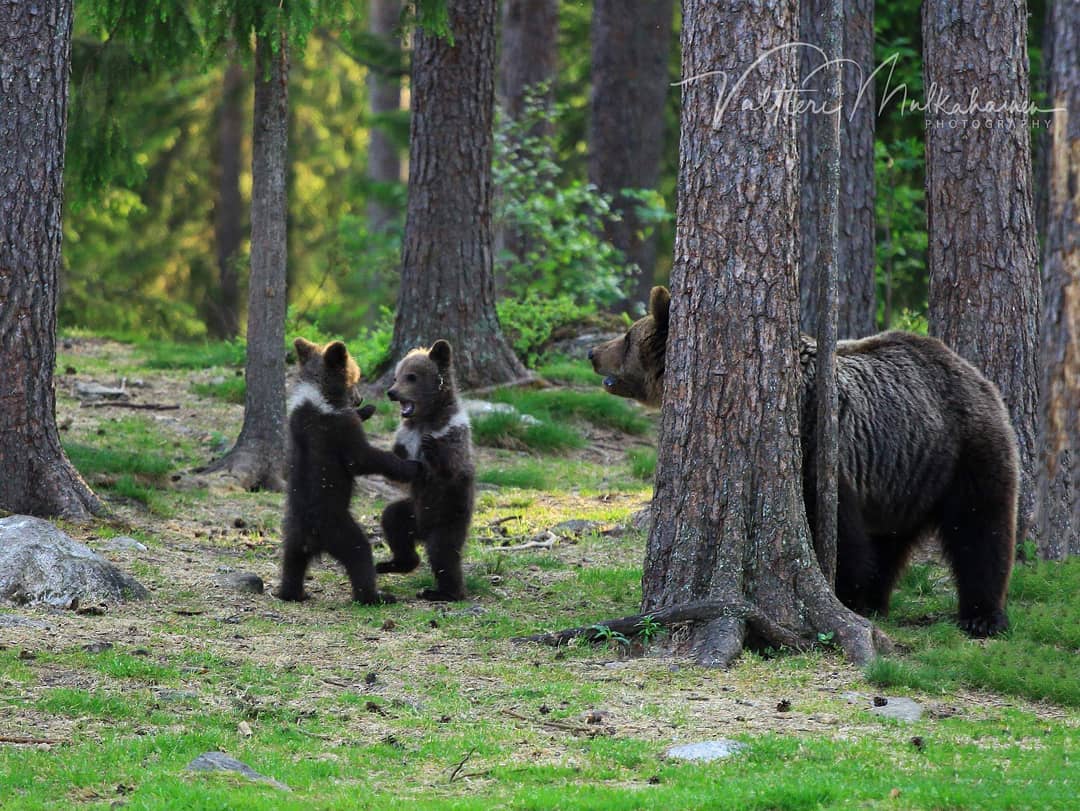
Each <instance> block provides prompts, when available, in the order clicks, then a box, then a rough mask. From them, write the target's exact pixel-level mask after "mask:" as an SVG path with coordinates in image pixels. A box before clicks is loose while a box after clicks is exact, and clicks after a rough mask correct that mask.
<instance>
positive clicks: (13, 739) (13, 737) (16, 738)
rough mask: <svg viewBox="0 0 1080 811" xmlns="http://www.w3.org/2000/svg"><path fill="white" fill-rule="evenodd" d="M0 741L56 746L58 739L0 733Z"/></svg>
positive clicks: (25, 744) (26, 744)
mask: <svg viewBox="0 0 1080 811" xmlns="http://www.w3.org/2000/svg"><path fill="white" fill-rule="evenodd" d="M0 743H15V744H19V745H23V746H32V745H35V744H48V745H49V746H57V745H58V744H59V743H60V741H56V740H53V739H52V738H25V737H23V736H21V735H0Z"/></svg>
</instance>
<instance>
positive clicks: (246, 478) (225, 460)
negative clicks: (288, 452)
mask: <svg viewBox="0 0 1080 811" xmlns="http://www.w3.org/2000/svg"><path fill="white" fill-rule="evenodd" d="M195 472H196V473H222V474H224V475H226V476H229V477H231V478H233V479H235V480H236V483H237V485H238V486H240V487H241V488H243V489H244V490H273V491H275V492H280V491H282V490H284V489H285V479H284V477H283V476H282V472H281V470H280V469H279V466H278V465H277V464H275V463H273V462H271V460H270V459H269V458H268V455H267V454H264V453H260V452H259V450H258V449H255V450H252V449H250V448H247V447H244V446H241V445H239V444H237V445H236V446H234V447H233V449H232V450H230V451H229V452H228V453H227V454H225V455H224V456H222V457H221V458H220V459H217V460H215V461H213V462H211V463H210V464H208V465H206V466H205V467H202V468H198V469H197V470H196V471H195Z"/></svg>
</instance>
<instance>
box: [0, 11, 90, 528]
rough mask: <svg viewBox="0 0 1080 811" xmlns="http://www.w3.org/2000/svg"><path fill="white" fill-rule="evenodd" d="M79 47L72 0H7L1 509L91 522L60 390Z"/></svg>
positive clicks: (0, 75)
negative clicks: (73, 83) (60, 317)
mask: <svg viewBox="0 0 1080 811" xmlns="http://www.w3.org/2000/svg"><path fill="white" fill-rule="evenodd" d="M70 47H71V0H53V1H52V2H42V3H15V2H5V3H0V370H2V371H0V375H2V378H3V382H2V383H0V437H2V439H0V509H4V510H10V511H11V512H15V513H30V514H33V515H60V516H63V517H65V518H70V519H85V518H88V517H89V516H90V514H91V513H94V512H98V511H99V510H100V509H101V505H100V504H99V502H98V500H97V499H96V498H95V496H94V494H93V493H92V492H91V491H90V488H89V487H87V486H86V484H85V482H83V480H82V479H81V478H80V476H79V474H78V473H77V472H76V471H75V469H74V468H73V467H72V466H71V463H70V462H69V461H68V459H67V456H65V454H64V450H63V448H61V446H60V436H59V434H58V432H57V429H56V392H55V390H54V388H53V367H54V365H55V363H56V294H57V286H58V277H59V271H60V263H61V254H60V245H61V240H62V236H63V230H62V224H63V201H64V182H63V181H64V143H65V137H66V135H67V100H68V66H69V62H70Z"/></svg>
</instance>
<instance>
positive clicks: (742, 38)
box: [642, 0, 875, 666]
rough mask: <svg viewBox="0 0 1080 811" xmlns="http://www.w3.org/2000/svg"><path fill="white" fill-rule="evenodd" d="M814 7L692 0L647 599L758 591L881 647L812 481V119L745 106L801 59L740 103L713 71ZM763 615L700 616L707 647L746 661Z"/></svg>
mask: <svg viewBox="0 0 1080 811" xmlns="http://www.w3.org/2000/svg"><path fill="white" fill-rule="evenodd" d="M796 14H797V12H796V3H795V0H764V1H763V2H761V3H759V4H755V5H754V6H752V7H745V6H739V7H738V8H737V9H736V8H734V7H732V6H730V5H724V4H713V3H710V2H707V0H685V2H684V4H683V29H682V75H683V82H684V84H683V105H682V123H681V137H680V150H679V152H680V167H679V203H678V214H677V223H676V232H675V265H674V268H673V271H672V293H673V297H672V303H671V321H670V326H669V330H670V331H669V336H668V341H667V358H666V371H665V373H664V398H663V409H662V415H661V422H660V440H659V443H658V445H659V455H658V461H657V474H656V492H655V496H654V498H653V509H652V513H653V529H652V532H651V534H650V536H649V540H648V545H647V550H646V558H645V570H644V577H643V580H642V586H643V604H642V610H643V611H644V612H653V611H658V610H660V609H666V608H669V607H672V606H677V605H680V604H692V603H695V602H696V601H701V600H708V601H719V602H721V603H730V604H739V603H744V604H749V605H751V606H753V607H756V610H758V611H759V612H763V613H764V614H767V615H768V618H769V620H770V621H771V622H772V623H774V624H775V625H777V626H780V627H783V628H785V629H788V631H789V633H788V634H787V636H789V637H790V636H792V635H793V636H795V637H797V638H803V639H813V638H814V634H815V633H823V632H830V631H832V632H835V634H836V639H837V642H838V643H839V644H840V645H841V646H842V647H843V649H844V650H845V651H846V653H847V654H848V655H849V656H850V657H851V658H852V659H854V660H856V661H860V662H864V661H867V660H868V659H869V658H871V657H872V656H873V654H874V650H875V640H874V633H873V628H872V626H871V624H870V623H869V621H868V620H866V619H864V618H862V617H859V616H857V615H855V614H854V613H852V612H851V611H849V610H848V609H846V608H844V607H843V606H842V605H841V604H840V602H839V601H838V600H837V598H836V597H835V595H834V594H833V593H832V590H831V589H830V588H829V585H828V583H827V582H826V580H825V578H824V577H823V576H822V573H821V569H820V568H819V566H818V563H817V560H816V559H815V557H814V553H813V552H812V550H811V547H810V533H809V528H808V526H807V521H806V512H805V510H804V506H803V502H802V495H801V486H802V485H801V473H800V471H801V468H802V459H801V451H800V443H799V399H800V396H799V374H800V371H799V363H798V350H797V347H798V338H799V329H798V327H799V325H798V281H797V278H796V268H797V262H798V249H799V246H798V236H797V235H798V179H799V163H798V152H797V132H796V130H797V119H796V117H795V116H790V115H783V114H780V115H779V116H777V117H775V120H774V112H773V111H771V110H769V109H753V108H752V107H751V108H744V107H743V101H744V100H760V99H761V98H762V97H763V96H767V95H768V90H769V89H770V88H784V87H793V86H794V85H795V83H796V81H797V75H798V65H797V57H796V55H795V53H794V52H793V50H792V49H784V50H780V51H778V52H775V53H773V54H771V55H770V56H768V57H767V58H766V59H764V60H763V61H762V63H761V65H760V67H759V69H757V70H753V71H750V72H748V73H745V77H746V82H745V84H744V85H743V86H742V87H741V89H740V90H739V91H738V93H737V94H736V95H735V97H734V98H732V99H730V104H729V105H728V106H727V108H726V109H722V104H723V101H724V100H725V99H726V98H727V97H726V96H724V97H721V96H720V95H719V94H720V92H721V91H720V87H721V85H720V81H719V80H718V79H717V77H716V76H710V77H706V78H703V75H704V74H708V73H709V72H710V71H724V72H725V73H726V75H727V76H728V77H733V76H744V71H746V70H747V69H748V68H749V66H750V64H751V63H752V62H753V61H754V60H755V59H756V58H758V57H759V56H761V55H763V54H765V53H766V52H768V51H770V50H771V49H774V48H777V47H778V46H780V45H783V44H785V43H788V42H790V41H791V40H793V39H794V37H795V30H796V25H797V19H796ZM729 85H730V83H729ZM726 92H730V91H726ZM718 105H719V106H718ZM733 316H737V317H733ZM748 616H749V614H745V615H743V616H737V615H735V616H733V615H731V614H730V613H729V614H727V615H720V616H716V617H715V618H714V619H711V620H706V621H703V622H700V623H698V624H696V625H695V626H694V627H693V630H692V631H691V634H690V637H689V644H690V646H691V649H692V650H693V653H694V655H695V657H696V659H697V660H698V662H700V663H702V664H706V665H721V666H724V665H727V664H729V663H730V662H731V661H732V660H733V659H734V658H735V657H736V656H737V655H738V653H739V652H740V651H741V649H742V648H743V645H744V643H745V642H747V641H748V639H747V617H748ZM754 629H755V632H756V633H757V634H761V633H762V632H763V625H762V623H760V622H758V623H755V624H754ZM757 641H759V642H760V641H765V642H773V640H772V639H769V638H766V639H765V640H760V639H759V640H757Z"/></svg>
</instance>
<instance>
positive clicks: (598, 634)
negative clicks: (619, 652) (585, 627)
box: [589, 625, 630, 648]
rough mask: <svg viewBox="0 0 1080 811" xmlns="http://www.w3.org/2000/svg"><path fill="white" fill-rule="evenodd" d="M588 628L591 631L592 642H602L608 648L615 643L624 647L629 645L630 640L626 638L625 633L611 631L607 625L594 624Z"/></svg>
mask: <svg viewBox="0 0 1080 811" xmlns="http://www.w3.org/2000/svg"><path fill="white" fill-rule="evenodd" d="M589 630H590V631H591V632H592V640H593V641H594V642H603V643H604V644H605V645H607V646H608V647H609V648H613V647H615V646H617V645H619V646H622V647H624V648H628V647H630V640H629V639H627V638H626V635H625V634H621V633H619V632H618V631H613V630H611V628H609V627H608V626H607V625H594V626H592V628H590V629H589Z"/></svg>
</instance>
